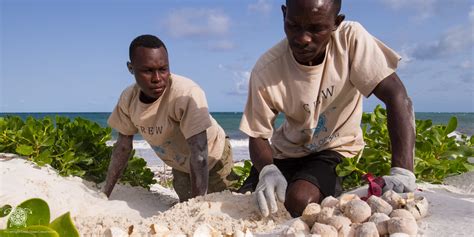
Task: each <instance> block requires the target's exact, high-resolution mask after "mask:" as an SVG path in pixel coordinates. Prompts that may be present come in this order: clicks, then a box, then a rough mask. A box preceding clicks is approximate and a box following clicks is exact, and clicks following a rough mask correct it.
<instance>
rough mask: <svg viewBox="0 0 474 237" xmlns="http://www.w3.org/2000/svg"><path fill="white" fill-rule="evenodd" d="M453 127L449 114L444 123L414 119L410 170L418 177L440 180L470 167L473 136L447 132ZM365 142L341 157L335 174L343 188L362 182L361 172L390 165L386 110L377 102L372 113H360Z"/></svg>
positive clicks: (385, 170) (382, 172) (380, 170)
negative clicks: (353, 153) (349, 156)
mask: <svg viewBox="0 0 474 237" xmlns="http://www.w3.org/2000/svg"><path fill="white" fill-rule="evenodd" d="M456 127H457V118H456V117H452V118H451V119H450V120H449V122H448V124H447V125H433V123H432V121H431V120H416V144H415V157H414V162H415V166H414V173H415V175H416V177H417V179H418V180H421V181H426V182H430V183H441V182H442V181H443V180H444V178H445V177H447V176H449V175H456V174H461V173H464V172H467V171H471V170H473V169H474V166H473V165H472V164H470V163H469V162H468V158H469V157H472V156H473V155H474V148H473V144H474V137H473V136H471V137H469V136H466V135H462V136H461V137H460V138H459V139H458V140H456V138H455V137H449V136H448V135H449V134H450V133H451V132H453V131H454V130H455V129H456ZM362 131H363V134H364V141H365V143H366V145H365V148H364V150H363V152H361V153H360V154H359V155H358V156H356V157H354V158H353V159H344V161H343V162H342V163H341V164H339V165H338V167H337V173H338V175H339V176H343V177H344V178H343V186H344V188H352V187H357V186H360V185H362V184H363V180H362V175H363V174H364V173H372V174H374V175H376V176H382V175H387V174H388V173H389V171H390V167H391V150H392V148H391V146H390V139H389V135H388V129H387V112H386V110H385V109H384V108H382V107H381V106H380V105H378V106H377V107H376V108H375V109H374V112H373V113H364V114H363V116H362Z"/></svg>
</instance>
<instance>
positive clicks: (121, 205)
mask: <svg viewBox="0 0 474 237" xmlns="http://www.w3.org/2000/svg"><path fill="white" fill-rule="evenodd" d="M473 177H474V176H473V175H472V173H468V174H464V175H463V176H462V178H457V177H452V178H450V179H449V182H448V183H449V185H432V184H419V187H420V189H421V190H422V191H417V192H416V193H415V195H417V196H424V197H426V198H427V199H428V200H429V203H430V209H429V214H428V216H426V217H425V218H424V219H422V220H420V221H418V226H419V231H418V236H471V235H472V233H473V232H474V226H473V225H472V223H473V222H474V193H473V192H472V183H473V182H474V180H472V179H473ZM470 185H471V186H470ZM466 187H471V188H470V189H469V188H466ZM461 188H462V189H461ZM365 190H366V188H365V187H361V188H359V189H358V190H355V191H354V192H356V193H360V194H364V192H365ZM33 197H39V198H42V199H44V200H46V201H47V202H48V204H49V206H50V209H51V218H55V217H57V216H59V215H61V214H63V213H64V212H67V211H70V212H71V216H72V217H73V220H74V222H75V223H76V226H77V228H78V230H79V232H80V233H81V234H82V235H83V236H98V235H100V236H102V235H103V234H104V232H105V231H106V230H107V229H108V228H111V227H117V228H118V229H119V230H121V231H123V232H124V233H126V232H128V231H129V230H131V229H130V228H131V226H133V231H131V232H132V236H142V235H143V234H149V233H150V231H152V230H151V228H150V226H151V225H152V224H155V226H154V227H155V231H156V230H158V229H159V228H160V227H166V228H167V229H169V231H170V232H169V233H171V234H173V235H175V236H178V235H180V234H181V235H183V234H187V235H191V234H192V233H194V231H195V230H196V229H197V228H199V227H200V226H203V225H206V224H207V225H209V226H211V227H212V228H213V229H214V230H215V231H218V232H220V233H221V234H233V233H235V232H236V231H237V230H240V231H243V232H245V231H249V232H252V233H253V235H254V236H273V235H278V234H279V233H281V231H282V230H284V229H285V228H286V226H287V225H288V224H287V223H289V222H290V220H291V217H290V216H289V215H288V213H287V212H286V211H285V210H284V208H283V207H282V206H281V205H280V210H279V212H278V213H277V215H275V216H273V217H272V218H261V217H260V215H259V214H258V210H257V207H256V206H255V205H254V196H253V195H252V194H247V195H242V194H234V193H231V192H228V191H226V192H222V193H217V194H210V195H207V196H204V197H199V198H196V199H192V200H190V201H188V202H185V203H179V204H176V205H174V204H175V203H176V202H177V197H176V194H175V193H174V192H173V191H171V190H169V189H166V188H163V187H161V186H159V185H154V186H153V188H152V189H151V192H149V191H147V190H145V189H142V188H136V187H129V186H123V185H119V186H118V187H116V189H115V190H114V192H113V193H112V196H111V198H110V200H108V199H107V198H106V197H105V195H103V194H102V193H100V192H99V191H98V189H97V188H95V185H93V184H91V183H89V182H86V181H83V180H82V179H80V178H77V177H61V176H59V175H57V174H56V172H55V171H54V170H53V169H52V168H50V167H37V166H35V165H34V164H32V163H31V162H28V161H26V160H24V159H20V158H13V159H4V158H3V159H2V158H1V157H0V203H1V204H4V203H8V204H11V205H13V206H14V205H17V204H19V203H20V202H22V201H24V200H26V199H28V198H33ZM5 223H6V219H5V218H2V219H0V228H5ZM151 233H153V231H152V232H151Z"/></svg>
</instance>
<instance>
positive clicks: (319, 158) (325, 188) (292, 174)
mask: <svg viewBox="0 0 474 237" xmlns="http://www.w3.org/2000/svg"><path fill="white" fill-rule="evenodd" d="M343 158H344V157H343V156H342V155H341V154H339V153H338V152H335V151H331V150H325V151H320V152H316V153H313V154H310V155H307V156H304V157H301V158H288V159H283V160H280V159H273V163H274V164H275V165H276V166H277V167H278V169H279V170H280V171H281V173H282V174H283V176H285V179H286V181H287V182H288V185H289V184H291V183H292V182H295V181H296V180H300V179H302V180H306V181H308V182H311V183H312V184H314V185H315V186H316V187H318V188H319V191H320V192H321V193H322V195H323V198H324V197H327V196H334V197H337V196H339V195H341V193H342V186H341V178H340V177H338V176H337V174H336V166H337V165H338V164H339V163H341V162H342V159H343ZM257 183H258V171H257V169H255V167H253V166H252V169H251V170H250V175H249V177H248V178H247V179H246V180H245V181H244V184H243V185H242V187H241V188H240V189H239V192H241V193H245V192H247V191H251V192H253V191H255V188H256V187H257Z"/></svg>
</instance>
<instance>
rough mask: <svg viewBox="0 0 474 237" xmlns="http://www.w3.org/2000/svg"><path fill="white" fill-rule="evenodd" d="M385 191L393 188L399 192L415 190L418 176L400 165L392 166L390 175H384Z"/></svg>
mask: <svg viewBox="0 0 474 237" xmlns="http://www.w3.org/2000/svg"><path fill="white" fill-rule="evenodd" d="M383 179H384V181H385V186H384V187H383V192H386V191H388V190H393V191H395V192H397V193H406V192H413V191H415V189H416V183H415V182H416V177H415V174H413V172H411V171H409V170H407V169H403V168H400V167H392V168H391V169H390V175H385V176H383Z"/></svg>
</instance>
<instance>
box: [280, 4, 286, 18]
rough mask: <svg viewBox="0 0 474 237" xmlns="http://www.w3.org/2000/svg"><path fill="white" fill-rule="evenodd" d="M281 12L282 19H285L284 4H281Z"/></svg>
mask: <svg viewBox="0 0 474 237" xmlns="http://www.w3.org/2000/svg"><path fill="white" fill-rule="evenodd" d="M281 12H282V13H283V20H285V17H286V6H285V5H281Z"/></svg>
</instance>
